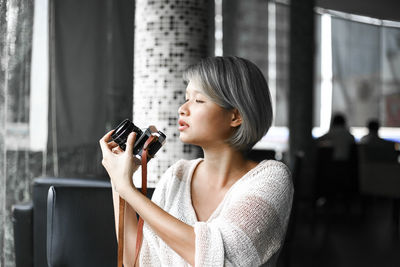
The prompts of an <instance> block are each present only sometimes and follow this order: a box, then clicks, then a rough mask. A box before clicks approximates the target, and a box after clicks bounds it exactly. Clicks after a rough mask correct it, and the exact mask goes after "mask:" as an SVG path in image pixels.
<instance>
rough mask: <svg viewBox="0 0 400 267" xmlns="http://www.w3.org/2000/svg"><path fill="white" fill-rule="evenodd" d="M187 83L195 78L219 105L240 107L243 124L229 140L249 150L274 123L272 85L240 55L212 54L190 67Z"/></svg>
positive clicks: (240, 148)
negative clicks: (218, 55)
mask: <svg viewBox="0 0 400 267" xmlns="http://www.w3.org/2000/svg"><path fill="white" fill-rule="evenodd" d="M183 79H184V80H185V81H186V82H189V81H190V80H195V81H197V82H198V84H199V85H200V86H201V87H202V90H203V92H204V93H205V94H206V96H207V97H209V98H210V99H211V100H212V101H213V102H215V103H216V104H217V105H219V106H221V107H223V108H226V109H233V108H236V109H237V110H238V111H239V113H240V115H241V116H242V119H243V120H242V124H241V125H240V126H239V127H238V128H237V130H236V131H235V133H234V134H233V135H232V136H231V137H230V139H229V140H227V141H228V143H229V144H231V145H232V146H233V147H234V148H236V149H237V150H239V151H242V152H247V151H250V150H251V148H252V147H253V146H254V145H255V144H256V143H257V142H258V141H259V140H260V139H261V138H262V137H263V136H264V135H265V134H266V133H267V132H268V130H269V128H270V127H271V124H272V104H271V96H270V92H269V88H268V84H267V82H266V80H265V78H264V75H263V74H262V72H261V71H260V69H259V68H258V67H257V66H256V65H255V64H254V63H252V62H250V61H249V60H246V59H243V58H239V57H233V56H229V57H209V58H205V59H202V60H201V61H200V62H198V63H196V64H194V65H192V66H189V68H187V69H186V71H185V72H184V73H183Z"/></svg>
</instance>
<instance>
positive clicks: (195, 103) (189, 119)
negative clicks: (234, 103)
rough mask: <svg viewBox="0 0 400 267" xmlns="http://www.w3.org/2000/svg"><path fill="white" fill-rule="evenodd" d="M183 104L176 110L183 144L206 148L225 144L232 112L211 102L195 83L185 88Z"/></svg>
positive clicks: (229, 129)
mask: <svg viewBox="0 0 400 267" xmlns="http://www.w3.org/2000/svg"><path fill="white" fill-rule="evenodd" d="M185 100H186V101H185V103H184V104H183V105H182V106H181V107H180V108H179V109H178V112H179V121H178V124H179V132H180V135H179V138H180V139H181V141H182V142H184V143H189V144H193V145H198V146H201V147H203V148H204V147H207V146H210V145H216V144H218V143H220V144H221V143H225V140H227V139H228V138H229V137H230V136H231V134H232V133H233V130H234V127H232V125H231V124H232V120H233V118H234V112H233V110H227V109H225V108H222V107H220V106H218V105H217V104H215V103H214V102H212V101H211V100H210V99H209V98H208V97H207V96H206V95H205V94H204V93H202V89H201V88H200V86H198V85H197V84H196V82H195V81H190V82H189V84H188V86H187V88H186V97H185Z"/></svg>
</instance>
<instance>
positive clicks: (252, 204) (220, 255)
mask: <svg viewBox="0 0 400 267" xmlns="http://www.w3.org/2000/svg"><path fill="white" fill-rule="evenodd" d="M200 161H202V159H196V160H191V161H188V160H180V161H178V162H177V163H175V164H174V165H173V166H171V167H170V168H169V169H168V170H167V171H166V172H165V173H164V175H163V177H162V178H161V179H160V181H159V183H158V184H157V188H156V190H155V192H154V194H153V198H152V201H153V202H154V203H156V204H157V205H158V206H160V207H161V208H162V209H164V210H165V211H167V212H168V213H170V214H171V215H172V216H174V217H176V218H178V219H179V220H181V221H182V222H184V223H187V224H189V225H191V226H193V227H194V231H195V236H196V240H195V246H196V247H195V266H196V267H202V266H246V267H248V266H260V265H263V264H265V265H263V266H275V263H276V260H277V258H278V254H279V249H280V247H281V245H282V244H283V241H284V237H285V232H286V228H287V224H288V220H289V215H290V210H291V205H292V198H293V184H292V181H291V177H290V172H289V169H288V168H287V167H286V165H284V164H283V163H281V162H278V161H274V160H264V161H262V162H260V163H259V164H258V165H257V166H256V167H255V168H253V169H252V170H250V171H249V172H248V173H247V174H245V175H244V176H243V177H242V178H241V179H239V180H238V181H237V182H236V183H235V184H234V185H233V186H232V187H231V188H230V189H229V191H228V192H227V193H226V195H225V197H224V199H223V200H222V202H221V203H220V204H219V206H218V207H217V208H216V210H215V211H214V212H213V213H212V214H211V216H210V218H209V219H208V220H207V221H206V222H200V221H198V220H197V216H196V213H195V210H194V208H193V206H192V201H191V190H190V185H191V179H192V175H193V172H194V170H195V168H196V166H197V165H198V164H199V162H200ZM143 235H144V238H143V245H142V249H141V252H140V266H190V265H189V264H188V263H187V262H186V261H185V260H184V259H183V258H182V257H180V256H179V255H178V254H177V253H176V252H175V251H174V250H172V249H171V248H170V247H169V246H168V245H167V244H166V243H165V242H164V241H163V240H162V239H161V238H159V237H158V236H157V235H156V234H155V233H154V232H153V231H152V229H151V228H150V227H149V226H148V225H147V224H146V223H145V224H144V228H143Z"/></svg>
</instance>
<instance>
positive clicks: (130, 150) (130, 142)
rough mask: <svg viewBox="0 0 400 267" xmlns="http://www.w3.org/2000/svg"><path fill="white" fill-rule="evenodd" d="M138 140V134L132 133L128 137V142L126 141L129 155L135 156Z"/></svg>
mask: <svg viewBox="0 0 400 267" xmlns="http://www.w3.org/2000/svg"><path fill="white" fill-rule="evenodd" d="M135 140H136V133H135V132H131V133H130V134H129V136H128V140H126V150H125V151H126V152H127V153H129V155H132V154H133V144H135Z"/></svg>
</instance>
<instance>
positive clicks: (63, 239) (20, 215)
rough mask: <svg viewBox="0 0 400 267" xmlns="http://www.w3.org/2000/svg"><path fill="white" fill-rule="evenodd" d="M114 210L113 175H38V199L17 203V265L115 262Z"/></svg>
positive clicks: (35, 190) (39, 266) (36, 266)
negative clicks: (90, 177) (104, 177)
mask: <svg viewBox="0 0 400 267" xmlns="http://www.w3.org/2000/svg"><path fill="white" fill-rule="evenodd" d="M49 189H50V192H49ZM48 192H49V193H50V194H49V198H48ZM152 193H153V189H148V196H151V195H152ZM48 200H49V201H50V205H49V210H48V209H47V208H48V207H47V204H48ZM29 207H30V208H29ZM113 216H114V211H113V207H112V194H111V185H110V183H109V182H108V181H103V180H88V179H79V178H37V179H35V180H34V184H33V202H32V204H26V205H15V206H14V209H13V217H14V229H15V230H14V240H15V255H16V267H25V266H34V267H43V266H71V267H72V266H74V267H76V266H115V265H116V259H117V258H116V257H117V256H116V253H117V251H116V250H117V249H116V237H115V226H114V218H113ZM47 240H48V241H47ZM47 253H49V254H47ZM47 259H49V264H48V263H47ZM100 259H104V261H103V262H100V263H98V262H99V260H100Z"/></svg>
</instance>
